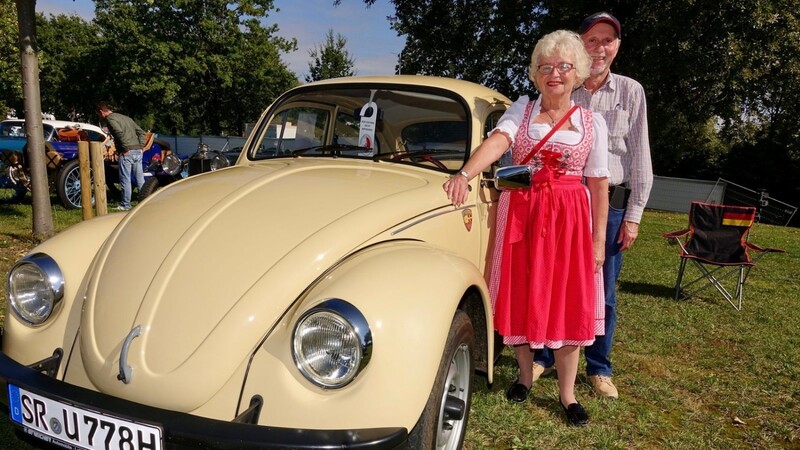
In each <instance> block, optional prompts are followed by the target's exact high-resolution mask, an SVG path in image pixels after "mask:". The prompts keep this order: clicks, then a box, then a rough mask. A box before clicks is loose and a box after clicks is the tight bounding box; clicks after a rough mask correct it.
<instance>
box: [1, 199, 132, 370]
mask: <svg viewBox="0 0 800 450" xmlns="http://www.w3.org/2000/svg"><path fill="white" fill-rule="evenodd" d="M123 217H125V215H124V214H109V215H106V216H98V217H95V218H94V219H91V220H87V221H85V222H81V223H79V224H76V225H73V226H72V227H70V228H68V229H66V230H64V231H63V232H61V233H59V234H57V235H55V236H53V237H52V238H50V239H48V240H47V241H45V242H43V243H41V244H40V245H38V246H36V247H35V248H34V249H33V250H31V253H45V254H47V255H49V256H50V257H51V258H53V259H54V260H55V261H56V263H57V264H58V266H59V268H60V269H61V272H62V275H63V277H64V297H63V298H62V299H61V302H59V304H58V305H57V307H56V309H55V310H54V311H53V314H52V315H51V316H50V318H49V319H48V320H47V321H46V322H45V323H44V324H43V325H41V326H39V327H30V326H28V325H26V324H24V323H23V322H22V321H20V320H19V319H18V318H17V316H16V315H15V314H13V313H12V312H11V311H8V312H7V314H6V317H5V329H4V336H3V344H2V345H3V353H5V354H6V355H8V356H10V357H11V358H13V359H14V360H16V361H17V362H19V363H21V364H31V363H34V362H37V361H40V360H42V359H44V358H46V357H48V356H50V355H52V354H53V350H55V349H56V348H61V349H63V350H64V353H65V358H64V359H63V360H62V367H61V368H60V370H59V373H61V371H63V361H66V360H67V359H68V358H67V357H68V356H69V350H70V348H71V347H72V343H73V341H74V338H75V334H76V332H77V330H78V326H79V324H80V313H81V306H82V305H83V295H84V292H85V290H86V283H87V281H88V279H87V278H88V277H87V274H88V273H90V266H91V265H92V261H93V260H94V257H95V255H96V254H97V253H98V251H99V249H100V247H101V246H102V245H103V243H104V242H105V240H106V238H107V237H108V236H109V235H110V234H111V231H112V230H113V229H114V227H116V226H117V224H118V223H119V222H120V221H121V220H122V218H123Z"/></svg>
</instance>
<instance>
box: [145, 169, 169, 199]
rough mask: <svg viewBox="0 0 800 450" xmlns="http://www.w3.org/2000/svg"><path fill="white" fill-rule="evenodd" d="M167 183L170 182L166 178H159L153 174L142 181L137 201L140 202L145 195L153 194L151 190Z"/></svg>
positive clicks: (153, 190)
mask: <svg viewBox="0 0 800 450" xmlns="http://www.w3.org/2000/svg"><path fill="white" fill-rule="evenodd" d="M168 184H170V182H169V181H167V180H166V179H161V178H159V177H158V176H156V175H153V176H152V177H150V178H148V179H147V181H145V182H144V186H142V187H141V188H140V189H139V197H138V199H139V201H140V202H141V201H142V200H144V199H146V198H147V197H149V196H151V195H153V192H155V191H157V190H159V189H161V188H162V187H164V186H166V185H168Z"/></svg>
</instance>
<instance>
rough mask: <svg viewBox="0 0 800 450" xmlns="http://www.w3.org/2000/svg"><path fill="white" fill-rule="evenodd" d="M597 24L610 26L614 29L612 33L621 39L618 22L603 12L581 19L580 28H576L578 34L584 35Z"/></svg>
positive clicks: (620, 28)
mask: <svg viewBox="0 0 800 450" xmlns="http://www.w3.org/2000/svg"><path fill="white" fill-rule="evenodd" d="M598 23H607V24H609V25H611V26H612V27H613V28H614V31H616V32H617V38H620V39H621V38H622V27H621V26H620V25H619V20H617V18H616V17H614V16H612V15H611V14H609V13H607V12H605V11H603V12H598V13H594V14H592V15H591V16H589V17H587V18H585V19H583V22H581V26H580V28H578V34H583V33H586V32H587V31H589V30H590V29H591V28H592V27H593V26H595V25H597V24H598Z"/></svg>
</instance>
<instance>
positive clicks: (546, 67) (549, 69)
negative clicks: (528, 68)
mask: <svg viewBox="0 0 800 450" xmlns="http://www.w3.org/2000/svg"><path fill="white" fill-rule="evenodd" d="M573 68H575V64H570V63H558V64H556V65H552V64H542V65H541V66H536V70H537V71H539V73H540V74H542V75H550V74H551V73H553V69H557V70H558V73H560V74H561V75H564V74H565V73H567V72H569V71H570V70H572V69H573Z"/></svg>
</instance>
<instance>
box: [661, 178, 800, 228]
mask: <svg viewBox="0 0 800 450" xmlns="http://www.w3.org/2000/svg"><path fill="white" fill-rule="evenodd" d="M694 201H700V202H706V203H716V204H724V205H739V206H752V207H754V208H756V219H757V220H758V222H760V223H766V224H771V225H782V226H786V225H789V223H790V222H791V221H792V218H794V216H795V213H796V212H797V207H795V206H792V205H790V204H788V203H785V202H782V201H780V200H778V199H775V198H772V197H770V196H769V193H768V192H766V191H764V190H761V191H757V190H753V189H749V188H746V187H744V186H740V185H738V184H736V183H733V182H731V181H728V180H725V179H723V178H719V179H717V181H709V180H693V179H687V178H671V177H660V176H656V177H654V179H653V189H652V190H651V191H650V199H649V200H648V202H647V208H650V209H659V210H662V211H673V212H683V213H688V212H689V206H690V205H691V204H692V202H694Z"/></svg>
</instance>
